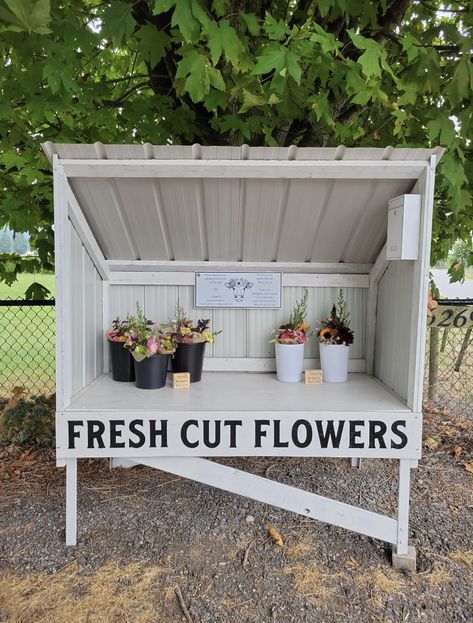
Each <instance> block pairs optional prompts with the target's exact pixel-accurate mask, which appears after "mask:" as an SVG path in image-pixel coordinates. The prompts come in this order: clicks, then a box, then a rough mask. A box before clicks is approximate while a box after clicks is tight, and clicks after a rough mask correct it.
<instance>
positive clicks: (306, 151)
mask: <svg viewBox="0 0 473 623" xmlns="http://www.w3.org/2000/svg"><path fill="white" fill-rule="evenodd" d="M42 147H43V150H44V152H45V154H46V156H47V157H48V160H49V161H50V162H52V159H53V155H54V154H56V155H57V156H58V157H59V158H60V159H68V160H85V159H87V160H115V159H116V160H142V159H157V160H170V159H204V160H213V159H222V160H289V161H292V160H309V161H317V160H328V161H330V160H345V161H352V160H356V161H359V160H365V161H369V160H371V161H373V160H375V161H376V160H385V161H391V162H392V161H397V162H399V161H404V160H412V161H424V162H427V161H429V159H430V157H431V156H433V155H435V156H437V160H439V159H440V158H441V157H442V155H443V153H444V151H445V150H444V148H443V147H435V148H433V149H430V148H429V149H425V148H414V147H391V146H388V147H344V146H343V145H339V146H338V147H297V146H296V145H291V146H290V147H250V146H248V145H240V146H231V147H222V146H202V145H199V144H194V145H151V144H150V143H144V144H142V145H104V144H103V143H100V142H97V143H93V144H86V143H84V144H75V143H74V144H72V143H52V142H51V141H47V142H45V143H43V145H42Z"/></svg>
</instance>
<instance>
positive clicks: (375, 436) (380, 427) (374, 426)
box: [369, 421, 388, 449]
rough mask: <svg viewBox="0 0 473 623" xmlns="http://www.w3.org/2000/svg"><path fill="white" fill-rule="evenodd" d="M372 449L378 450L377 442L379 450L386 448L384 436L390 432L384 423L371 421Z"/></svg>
mask: <svg viewBox="0 0 473 623" xmlns="http://www.w3.org/2000/svg"><path fill="white" fill-rule="evenodd" d="M369 430H370V446H369V447H370V448H376V442H378V448H383V449H384V448H386V442H385V441H384V435H385V434H386V431H387V430H388V427H387V426H386V424H385V423H384V422H377V421H374V422H371V421H370V429H369Z"/></svg>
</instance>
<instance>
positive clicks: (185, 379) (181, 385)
mask: <svg viewBox="0 0 473 623" xmlns="http://www.w3.org/2000/svg"><path fill="white" fill-rule="evenodd" d="M190 386H191V375H190V373H189V372H174V374H173V375H172V388H173V389H187V388H188V387H190Z"/></svg>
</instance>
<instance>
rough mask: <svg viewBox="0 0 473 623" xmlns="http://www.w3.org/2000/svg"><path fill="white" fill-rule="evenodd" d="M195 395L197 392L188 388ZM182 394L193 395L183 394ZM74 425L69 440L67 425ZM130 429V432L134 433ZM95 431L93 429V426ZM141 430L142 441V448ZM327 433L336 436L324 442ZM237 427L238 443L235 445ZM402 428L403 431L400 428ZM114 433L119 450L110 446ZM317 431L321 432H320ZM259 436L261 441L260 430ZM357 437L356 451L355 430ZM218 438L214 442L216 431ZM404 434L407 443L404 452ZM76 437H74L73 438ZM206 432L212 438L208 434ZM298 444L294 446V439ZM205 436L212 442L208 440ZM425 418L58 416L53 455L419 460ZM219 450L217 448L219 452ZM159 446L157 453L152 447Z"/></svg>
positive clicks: (399, 414)
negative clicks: (377, 437) (377, 435)
mask: <svg viewBox="0 0 473 623" xmlns="http://www.w3.org/2000/svg"><path fill="white" fill-rule="evenodd" d="M191 389H192V388H191ZM179 393H190V390H189V391H186V392H179ZM69 422H70V423H71V433H69V424H68V423H69ZM132 423H133V426H132ZM89 424H90V426H89ZM136 426H138V428H139V429H140V431H141V433H142V434H143V439H142V443H140V447H138V448H137V447H135V445H133V444H136V443H137V440H138V439H139V437H138V435H137V433H136ZM328 426H333V427H334V430H335V431H339V433H340V438H339V439H338V438H337V441H336V442H334V440H333V437H330V438H329V441H328V442H327V443H325V442H324V443H323V442H322V439H323V437H320V435H322V436H323V435H325V434H326V431H327V427H328ZM98 427H101V428H102V430H103V432H102V433H101V436H100V446H99V442H98V441H96V440H95V438H94V439H92V438H90V441H89V437H88V430H89V429H90V430H95V431H97V430H98ZM155 427H156V429H157V430H158V431H159V430H161V429H162V428H163V427H164V428H165V430H166V441H165V442H163V440H162V436H161V435H160V434H158V436H157V437H156V443H153V444H152V436H151V433H150V431H151V429H152V428H153V429H154V428H155ZM231 427H235V429H236V432H235V435H236V437H235V443H234V444H232V443H231V441H230V439H231V438H230V430H231ZM373 427H376V428H377V429H378V428H380V427H383V428H384V427H385V429H386V430H385V434H384V435H383V440H384V444H383V445H380V443H379V441H376V442H375V443H373V444H371V443H370V437H369V431H370V430H371V429H372V428H373ZM399 427H400V428H399ZM112 428H113V430H114V431H116V433H117V434H118V438H117V439H118V440H119V444H118V445H117V444H114V445H113V446H112V445H111V441H110V439H111V435H112ZM319 428H320V431H321V432H319ZM260 429H261V430H262V436H261V439H260V438H259V435H260V433H259V431H260ZM352 429H353V430H355V431H356V432H357V434H358V433H359V435H358V436H357V439H356V443H357V445H355V444H354V443H353V442H352V440H351V436H350V431H351V430H352ZM216 430H219V431H220V434H221V437H220V439H219V440H217V441H216V440H215V434H216V433H215V431H216ZM398 430H401V431H402V432H403V433H404V434H405V436H406V440H405V444H404V445H403V446H402V447H400V446H398V445H396V444H399V443H400V441H401V439H402V438H401V435H400V434H399V432H397V431H398ZM72 431H73V433H74V437H72ZM206 431H207V432H206ZM294 431H295V433H294V434H295V435H297V438H298V439H299V440H300V443H296V442H295V441H294V437H293V432H294ZM205 435H208V436H209V438H208V440H206V437H205ZM421 436H422V417H421V414H419V413H416V414H413V413H409V412H406V411H389V412H387V411H373V412H367V413H361V412H353V411H350V412H349V411H344V412H340V411H295V410H292V411H272V410H267V411H261V410H258V411H239V410H226V411H220V412H218V413H215V412H211V411H207V410H205V411H196V410H192V411H190V410H188V411H165V410H163V409H161V408H160V409H157V408H156V407H155V410H154V411H142V410H137V411H134V412H130V411H124V410H120V411H113V410H93V411H89V410H77V411H76V410H72V409H68V410H67V411H65V412H63V413H62V414H61V417H60V418H58V426H57V429H56V443H57V446H56V452H57V456H58V457H60V458H72V457H74V458H81V457H87V458H93V457H129V456H130V455H131V456H144V457H152V456H208V457H218V456H280V457H283V456H293V457H298V456H299V457H301V456H305V457H332V458H334V457H339V458H342V457H345V458H363V457H365V458H382V459H401V458H406V459H418V458H419V457H420V455H421V445H422V443H421ZM216 444H217V445H216ZM155 446H156V447H155Z"/></svg>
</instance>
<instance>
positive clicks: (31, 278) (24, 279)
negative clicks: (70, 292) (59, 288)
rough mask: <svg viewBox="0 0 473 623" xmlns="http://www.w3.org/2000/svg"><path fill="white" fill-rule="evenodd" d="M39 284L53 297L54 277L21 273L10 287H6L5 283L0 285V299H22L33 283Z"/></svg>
mask: <svg viewBox="0 0 473 623" xmlns="http://www.w3.org/2000/svg"><path fill="white" fill-rule="evenodd" d="M35 281H36V282H37V283H40V284H41V285H43V286H44V287H45V288H48V290H49V291H50V292H51V294H52V295H53V296H54V275H53V274H50V273H36V274H27V273H22V274H20V275H18V280H17V281H15V282H14V283H12V285H11V286H7V285H6V284H5V283H3V282H2V283H0V299H7V298H8V299H24V298H25V291H26V290H27V289H28V288H29V287H30V285H31V284H32V283H34V282H35Z"/></svg>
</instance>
